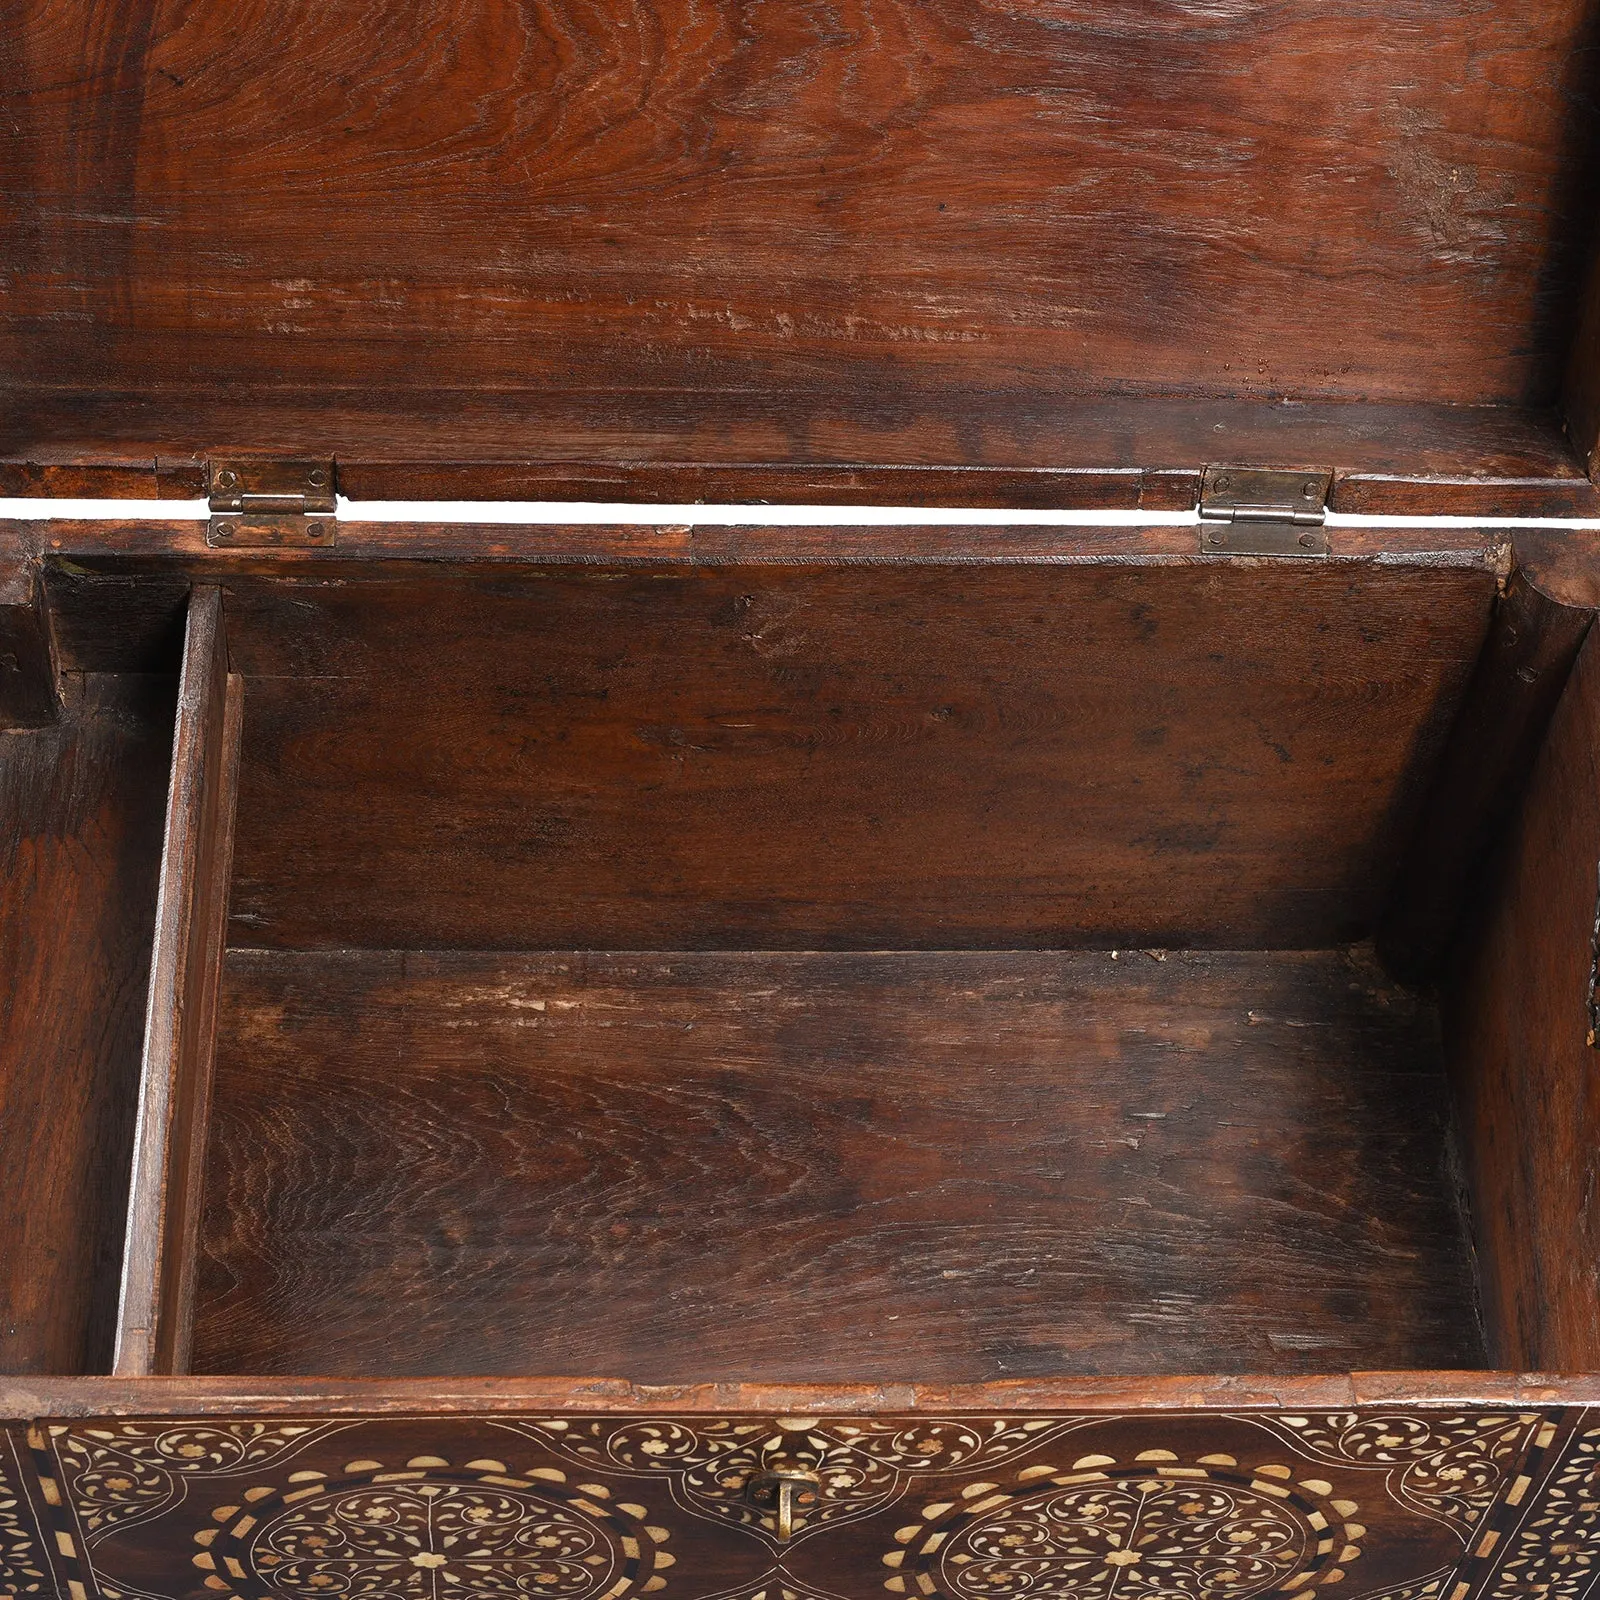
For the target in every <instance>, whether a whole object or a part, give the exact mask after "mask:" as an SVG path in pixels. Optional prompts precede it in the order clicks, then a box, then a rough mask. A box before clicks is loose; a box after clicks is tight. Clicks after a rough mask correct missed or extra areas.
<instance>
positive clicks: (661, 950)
mask: <svg viewBox="0 0 1600 1600" xmlns="http://www.w3.org/2000/svg"><path fill="white" fill-rule="evenodd" d="M41 526H43V525H41ZM49 526H50V527H51V529H52V530H53V531H55V532H57V533H66V534H68V540H67V543H69V544H70V543H73V542H74V541H75V542H76V546H77V548H76V549H75V550H74V552H73V553H72V554H70V555H57V556H55V557H53V558H50V559H47V560H46V561H45V564H44V569H43V570H44V572H45V577H44V579H43V592H44V602H43V603H44V604H45V605H46V608H47V610H48V612H49V614H50V615H51V617H52V625H53V629H54V638H55V641H56V649H57V652H58V657H59V659H60V661H61V663H62V664H63V666H64V667H66V668H67V669H68V670H66V671H65V673H64V675H63V677H62V680H61V682H62V691H61V693H62V707H61V711H60V715H59V720H58V721H57V722H56V723H55V724H54V725H53V726H51V727H47V728H41V729H38V730H36V731H32V732H27V731H17V732H13V733H10V734H8V735H7V736H6V739H5V741H4V746H3V753H4V755H5V756H6V759H7V763H8V764H7V766H6V768H5V772H6V775H7V776H6V781H7V784H8V785H9V788H8V796H9V803H10V806H11V815H12V818H13V822H12V824H11V827H12V831H11V834H10V836H9V841H8V850H9V852H10V856H9V860H10V871H9V876H8V883H9V885H10V887H9V889H8V891H7V897H6V902H5V904H6V925H5V926H6V934H7V949H8V952H9V955H8V961H9V962H10V963H11V967H12V970H13V972H14V973H15V974H16V987H15V989H14V991H13V992H14V993H15V994H18V995H20V996H21V997H22V1000H23V1002H24V1003H23V1004H22V1005H20V1006H18V1014H19V1015H20V1016H21V1018H22V1020H23V1022H24V1027H23V1028H22V1029H21V1030H18V1031H14V1032H13V1033H12V1035H11V1036H10V1038H9V1039H8V1042H7V1045H6V1050H7V1060H8V1066H9V1071H10V1073H11V1078H10V1080H9V1081H10V1082H11V1083H13V1084H14V1085H16V1086H18V1088H19V1089H20V1088H21V1087H22V1086H24V1085H31V1091H32V1093H33V1094H34V1095H35V1097H36V1098H35V1102H34V1103H35V1105H36V1106H37V1107H38V1109H39V1113H40V1114H39V1116H38V1118H37V1121H36V1122H35V1124H34V1132H33V1134H32V1135H30V1136H29V1138H26V1139H23V1140H22V1141H21V1142H20V1143H19V1144H18V1145H17V1148H18V1149H19V1150H22V1151H24V1152H25V1154H24V1156H23V1159H24V1160H25V1161H26V1162H27V1163H30V1171H31V1173H32V1174H33V1177H32V1180H31V1181H30V1182H26V1183H24V1184H23V1185H21V1186H19V1188H18V1189H16V1190H14V1191H13V1192H12V1193H11V1195H10V1197H9V1198H8V1200H7V1205H8V1207H9V1210H10V1213H11V1216H12V1218H13V1225H14V1227H15V1228H16V1229H17V1230H18V1234H17V1236H18V1237H19V1238H20V1239H21V1240H22V1241H23V1250H22V1252H21V1253H20V1255H19V1256H17V1257H15V1258H13V1259H14V1260H15V1261H16V1263H17V1265H16V1271H15V1274H14V1285H13V1287H14V1290H15V1292H16V1293H17V1295H18V1299H19V1303H22V1302H23V1301H24V1300H25V1298H26V1297H28V1296H31V1297H32V1298H31V1303H29V1304H28V1306H27V1315H26V1317H25V1318H19V1319H18V1322H17V1324H16V1325H15V1326H14V1327H12V1328H11V1329H10V1330H9V1331H8V1341H9V1344H8V1353H7V1360H8V1362H9V1363H10V1364H11V1365H12V1366H13V1368H14V1370H18V1371H23V1372H26V1371H30V1370H31V1371H53V1372H95V1371H105V1370H107V1369H108V1368H109V1366H110V1365H111V1363H112V1360H113V1344H116V1346H117V1348H118V1351H119V1354H118V1356H117V1358H116V1359H117V1361H118V1362H119V1363H120V1364H122V1365H121V1370H124V1371H126V1370H128V1364H130V1363H131V1364H132V1365H133V1367H134V1370H138V1368H139V1367H142V1368H143V1369H144V1370H146V1371H153V1372H162V1371H168V1372H183V1371H192V1372H194V1373H196V1374H215V1375H228V1374H260V1375H284V1376H308V1375H323V1376H349V1377H357V1376H365V1377H411V1376H420V1377H431V1376H461V1375H504V1376H513V1375H521V1374H550V1375H566V1376H577V1375H589V1376H605V1377H619V1376H620V1377H625V1378H628V1379H632V1380H635V1381H638V1382H643V1383H653V1384H666V1385H674V1384H678V1385H681V1384H691V1383H698V1382H716V1381H730V1382H735V1381H743V1382H754V1383H763V1382H765V1383H808V1382H809V1383H828V1382H833V1383H866V1384H873V1383H880V1384H881V1383H892V1382H896V1381H910V1380H915V1381H919V1382H928V1383H952V1384H960V1383H981V1382H986V1381H998V1380H1005V1379H1023V1380H1029V1379H1041V1378H1057V1377H1069V1376H1094V1375H1124V1376H1126V1375H1143V1376H1149V1377H1152V1378H1154V1377H1160V1376H1166V1375H1180V1374H1206V1375H1227V1374H1247V1373H1248V1374H1269V1375H1271V1374H1276V1375H1283V1376H1289V1375H1295V1374H1308V1373H1319V1372H1320V1373H1326V1372H1330V1371H1344V1372H1349V1371H1367V1370H1386V1371H1399V1370H1406V1369H1411V1370H1432V1369H1441V1368H1456V1369H1461V1368H1481V1367H1485V1366H1502V1367H1509V1366H1534V1365H1536V1364H1543V1365H1548V1366H1552V1367H1556V1366H1562V1365H1567V1366H1579V1365H1582V1364H1584V1363H1585V1362H1587V1361H1589V1360H1590V1358H1591V1354H1592V1350H1593V1344H1592V1340H1593V1338H1594V1333H1595V1317H1594V1312H1593V1304H1592V1302H1591V1300H1590V1299H1589V1297H1588V1284H1589V1281H1590V1280H1589V1278H1588V1277H1587V1276H1586V1274H1587V1273H1588V1272H1589V1271H1590V1270H1591V1269H1590V1267H1589V1265H1588V1264H1587V1263H1586V1261H1585V1260H1584V1259H1583V1258H1582V1257H1581V1256H1574V1255H1573V1254H1572V1252H1571V1251H1570V1249H1569V1248H1568V1241H1570V1239H1571V1238H1572V1237H1573V1236H1574V1230H1576V1231H1577V1235H1578V1236H1579V1237H1584V1236H1585V1235H1584V1234H1583V1232H1582V1230H1584V1229H1586V1228H1587V1227H1588V1226H1589V1225H1590V1224H1589V1220H1588V1218H1589V1212H1588V1204H1589V1202H1588V1199H1587V1194H1588V1184H1589V1181H1590V1174H1591V1171H1592V1164H1593V1160H1594V1156H1593V1148H1592V1141H1589V1140H1588V1139H1587V1135H1586V1134H1585V1133H1584V1128H1585V1127H1586V1126H1589V1125H1590V1124H1587V1123H1586V1122H1585V1117H1586V1116H1587V1115H1588V1113H1587V1111H1586V1109H1585V1108H1586V1107H1587V1106H1589V1105H1590V1103H1591V1102H1590V1099H1589V1096H1590V1095H1591V1093H1592V1088H1591V1085H1592V1077H1591V1074H1592V1071H1593V1067H1592V1049H1591V1048H1590V1046H1589V1044H1588V1043H1587V1040H1588V1038H1589V1036H1590V1029H1591V1025H1592V996H1591V988H1590V986H1591V984H1592V981H1593V980H1592V974H1593V970H1594V969H1593V961H1594V957H1593V940H1592V929H1593V925H1594V914H1595V870H1596V869H1595V862H1596V860H1600V843H1597V841H1600V799H1597V798H1596V796H1597V795H1600V790H1597V789H1595V788H1593V787H1592V786H1591V785H1589V779H1588V777H1587V776H1586V775H1590V774H1592V773H1593V772H1594V763H1595V760H1596V743H1595V733H1594V726H1593V722H1594V716H1595V703H1594V698H1593V697H1594V693H1595V691H1594V689H1593V687H1592V683H1593V671H1594V669H1593V666H1592V665H1586V664H1585V663H1588V662H1589V661H1590V657H1589V656H1586V655H1583V654H1582V652H1581V642H1582V639H1583V637H1584V632H1585V628H1586V625H1587V621H1588V616H1589V612H1588V611H1587V610H1586V609H1584V608H1583V607H1581V606H1573V605H1569V604H1565V603H1558V602H1557V601H1555V600H1553V599H1551V598H1550V596H1549V595H1548V594H1547V593H1545V592H1543V591H1541V590H1540V589H1538V588H1537V587H1535V585H1534V583H1533V581H1532V578H1531V577H1530V570H1531V569H1528V568H1526V567H1525V566H1522V565H1517V564H1516V563H1517V559H1518V558H1517V556H1516V554H1515V552H1513V551H1512V550H1511V549H1510V548H1509V547H1508V546H1505V545H1502V544H1490V545H1483V544H1479V543H1474V542H1473V538H1474V536H1473V535H1471V534H1470V533H1469V532H1462V533H1461V534H1460V535H1459V537H1457V538H1456V540H1455V543H1454V544H1449V543H1447V542H1446V541H1445V540H1444V539H1443V537H1442V536H1435V535H1430V536H1428V540H1429V548H1426V549H1420V548H1410V549H1398V548H1396V549H1391V550H1389V551H1387V552H1386V553H1385V552H1375V551H1374V550H1373V549H1371V548H1365V549H1362V548H1358V544H1359V541H1361V540H1369V541H1370V540H1371V539H1373V538H1376V537H1377V536H1376V535H1369V534H1366V533H1359V532H1358V533H1350V534H1341V533H1336V534H1335V535H1334V539H1335V549H1334V553H1333V554H1332V555H1331V556H1329V557H1325V558H1317V559H1310V560H1294V559H1257V558H1243V557H1241V558H1232V557H1223V558H1203V557H1195V556H1189V555H1182V554H1178V553H1176V549H1175V548H1174V549H1172V550H1164V549H1163V548H1161V545H1162V541H1163V540H1167V542H1168V543H1169V544H1173V545H1174V546H1175V545H1176V541H1177V539H1178V538H1179V537H1180V535H1181V537H1182V538H1184V539H1187V540H1190V541H1192V540H1193V538H1194V534H1193V532H1192V531H1190V530H1179V531H1176V532H1174V533H1173V534H1172V535H1171V537H1170V538H1169V536H1168V534H1167V533H1166V532H1163V531H1161V530H1155V531H1154V532H1151V533H1147V534H1137V535H1136V534H1133V533H1127V534H1118V533H1115V532H1108V533H1107V534H1105V535H1104V536H1102V537H1103V539H1110V540H1116V539H1121V540H1122V541H1123V545H1122V547H1121V548H1120V549H1117V550H1115V551H1110V550H1107V549H1106V548H1105V547H1104V546H1103V544H1102V546H1101V547H1099V548H1094V547H1093V546H1094V540H1092V539H1088V538H1085V537H1083V536H1080V535H1079V534H1077V533H1076V532H1074V531H1071V530H1048V532H1047V535H1045V536H1043V537H1044V538H1045V545H1040V544H1037V543H1036V544H1035V545H1033V546H1031V547H1030V548H1029V549H1027V550H1023V549H1021V548H1019V549H1017V550H1016V551H1014V552H1013V557H1012V558H1011V559H999V558H998V557H997V555H996V552H995V550H994V549H993V548H991V549H990V550H989V551H988V554H987V557H986V558H984V559H977V558H975V557H973V556H971V555H970V553H969V554H967V555H962V554H961V553H960V550H961V548H964V547H963V546H962V545H961V541H963V540H965V541H967V542H968V543H969V544H970V542H971V541H972V540H973V539H974V538H975V537H976V538H979V539H980V540H981V539H982V538H987V537H994V538H1000V537H1002V535H1000V534H993V535H990V534H988V533H987V532H983V533H980V534H979V535H974V534H972V533H971V532H970V531H967V532H963V531H962V530H951V531H948V532H947V534H946V535H942V536H941V537H943V538H945V539H946V548H944V550H943V551H942V553H941V552H936V551H933V550H931V549H929V548H923V549H921V550H920V551H919V550H917V549H914V548H912V549H906V548H901V549H899V551H898V553H893V554H886V553H885V547H884V542H883V541H884V539H885V537H887V538H888V539H889V540H891V541H896V542H898V543H899V544H900V545H902V546H904V545H906V544H907V543H908V542H914V541H911V540H910V537H909V536H908V535H907V534H905V533H899V532H895V531H893V530H890V531H889V533H888V535H887V536H886V535H885V534H884V533H883V532H882V531H872V530H868V531H865V532H862V531H856V532H853V533H842V534H835V535H830V539H832V540H833V541H835V542H834V546H833V547H834V548H835V549H837V548H838V545H839V541H844V542H846V543H847V544H848V543H851V542H853V544H854V546H855V553H854V556H853V558H851V559H823V558H820V557H815V556H813V557H796V556H793V555H784V556H779V555H776V554H774V550H775V549H776V548H777V547H776V546H774V545H773V544H772V543H770V541H771V540H772V539H774V538H779V539H781V538H785V537H787V536H786V535H783V534H782V532H781V530H779V531H778V532H776V533H774V532H773V531H771V530H769V531H768V532H767V533H766V534H762V533H759V532H755V531H753V532H752V533H751V534H749V535H748V536H744V535H731V536H730V535H723V536H721V539H722V547H721V549H720V552H718V551H717V550H716V547H715V546H713V548H712V549H711V550H710V551H703V552H701V556H700V557H699V558H696V559H690V558H689V555H688V554H687V553H684V552H680V553H679V554H677V555H671V554H667V553H664V552H662V551H657V552H656V553H654V554H652V555H649V556H646V557H641V556H639V555H638V554H637V553H635V554H634V555H632V556H624V555H622V554H620V553H617V554H613V556H612V557H611V559H609V560H596V559H594V557H593V554H592V551H588V552H585V553H584V554H583V555H582V556H581V557H572V558H565V557H562V556H560V555H559V554H557V553H556V550H557V547H559V546H560V545H561V544H562V543H563V542H564V541H567V542H570V541H571V540H572V537H573V536H572V535H571V534H570V533H557V534H555V535H550V536H546V537H547V542H550V548H549V550H548V551H547V553H546V555H545V557H544V559H537V560H536V559H533V558H532V557H531V556H529V555H524V556H520V557H518V558H516V559H504V560H500V561H498V562H497V563H493V564H491V563H486V562H479V563H460V562H457V563H453V564H438V563H421V562H418V561H416V560H414V559H407V560H395V559H389V558H385V557H383V556H381V554H380V553H379V552H378V551H377V550H376V549H374V550H371V551H369V552H368V555H367V557H366V558H365V559H357V556H356V552H354V551H329V552H320V551H318V552H309V553H307V554H306V555H304V556H303V557H301V558H299V559H298V560H297V561H295V562H292V563H290V564H289V566H287V567H286V566H285V564H284V562H283V561H282V560H281V559H270V560H269V559H265V558H261V557H248V556H245V555H242V554H239V553H234V554H230V555H227V556H225V557H219V556H217V555H215V554H208V555H205V556H200V555H198V554H191V555H189V556H183V557H168V558H164V562H157V561H152V560H151V559H150V558H148V557H146V558H142V559H141V561H140V562H135V563H134V564H133V565H134V566H135V567H137V568H139V570H137V571H130V565H129V559H128V558H127V557H125V556H120V555H117V554H115V553H109V554H108V553H106V552H105V551H104V550H103V549H102V550H101V551H100V552H99V553H98V554H96V553H95V552H94V551H93V550H92V549H91V548H90V546H92V545H93V544H94V543H95V542H96V540H97V539H98V540H99V541H100V542H101V543H102V544H103V543H104V537H103V535H99V534H95V533H94V532H93V530H92V529H88V528H87V525H84V526H82V527H79V528H78V529H76V531H74V530H73V529H71V528H69V527H68V525H65V524H52V525H49ZM187 537H188V539H189V541H190V543H191V544H194V543H195V541H196V540H197V539H199V538H200V537H201V535H199V534H198V533H191V534H189V535H188V536H187ZM352 537H353V536H352ZM383 537H388V535H380V536H378V542H380V543H381V540H382V538H383ZM451 537H455V536H454V535H451ZM588 537H590V536H587V535H586V536H585V538H588ZM919 537H922V538H923V539H924V542H926V539H927V537H928V536H926V535H922V536H919ZM1027 537H1028V538H1029V539H1036V538H1037V537H1040V536H1039V535H1037V534H1035V533H1029V534H1027ZM1341 538H1343V539H1346V540H1349V541H1353V542H1352V543H1350V544H1348V545H1347V548H1346V549H1345V551H1344V552H1343V553H1341V551H1340V550H1339V548H1338V541H1339V540H1340V539H1341ZM741 540H743V544H742V545H741ZM763 540H767V541H769V542H767V543H763V542H762V541H763ZM1413 542H1415V541H1413ZM1046 546H1048V548H1046ZM619 548H620V547H619ZM1508 569H1509V570H1508ZM1549 587H1552V585H1551V584H1550V583H1549V582H1547V583H1546V588H1549ZM113 623H115V626H114V627H113V625H112V624H113ZM180 657H181V668H182V672H181V677H180V678H177V679H174V678H173V677H171V676H164V675H162V671H156V670H155V669H162V670H163V671H170V670H171V669H172V668H174V667H176V666H178V665H179V664H180ZM1575 660H1576V661H1577V663H1578V664H1577V666H1576V668H1574V665H1573V663H1574V661H1575ZM1552 714H1553V715H1554V721H1553V722H1552V721H1551V717H1552ZM174 726H175V727H176V733H174ZM169 760H170V767H169ZM169 771H170V779H169ZM69 1107H76V1108H78V1109H77V1111H76V1114H74V1115H71V1116H69V1115H68V1114H67V1111H68V1108H69ZM136 1108H137V1121H138V1124H139V1126H138V1130H137V1135H136V1133H135V1127H134V1124H135V1120H136ZM130 1173H131V1177H130ZM130 1191H131V1194H132V1201H131V1213H130V1200H129V1196H130ZM125 1225H126V1231H125ZM41 1263H44V1264H46V1265H45V1266H43V1267H42V1266H41ZM119 1294H120V1310H119V1304H118V1297H119Z"/></svg>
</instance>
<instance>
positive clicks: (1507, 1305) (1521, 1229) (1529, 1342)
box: [1445, 634, 1600, 1371]
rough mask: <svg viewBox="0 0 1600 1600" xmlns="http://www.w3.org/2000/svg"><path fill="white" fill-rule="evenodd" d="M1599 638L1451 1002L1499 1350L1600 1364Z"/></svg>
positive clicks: (1487, 1300) (1506, 1357)
mask: <svg viewBox="0 0 1600 1600" xmlns="http://www.w3.org/2000/svg"><path fill="white" fill-rule="evenodd" d="M1597 893H1600V640H1597V638H1596V636H1595V635H1593V634H1591V635H1590V637H1589V639H1588V641H1587V642H1586V643H1585V645H1584V647H1583V650H1582V652H1581V653H1580V655H1579V658H1578V665H1577V668H1576V670H1575V672H1574V673H1573V676H1572V678H1571V680H1570V681H1569V683H1568V685H1567V690H1566V693H1565V694H1564V695H1563V697H1562V700H1561V704H1560V706H1559V707H1558V708H1557V711H1556V715H1555V719H1554V721H1553V723H1552V724H1551V728H1550V733H1549V736H1548V738H1547V740H1546V742H1545V746H1544V750H1543V752H1542V754H1541V755H1540V757H1539V761H1538V764H1537V766H1536V767H1535V769H1534V772H1533V777H1532V780H1531V782H1530V785H1529V788H1528V792H1527V795H1526V797H1525V800H1524V804H1523V808H1522V812H1521V815H1520V817H1519V819H1518V820H1517V822H1516V824H1515V826H1514V827H1513V828H1512V829H1510V830H1509V832H1508V836H1507V838H1506V841H1505V848H1504V855H1503V860H1502V863H1501V873H1500V877H1499V881H1498V885H1497V892H1496V893H1495V895H1494V897H1493V898H1492V900H1491V903H1490V910H1489V912H1488V915H1487V918H1486V920H1485V923H1484V926H1483V928H1482V930H1481V933H1480V935H1479V938H1478V940H1477V943H1476V945H1475V946H1474V947H1473V948H1472V949H1471V951H1470V956H1469V959H1468V960H1467V961H1466V962H1465V963H1464V964H1463V966H1462V967H1461V969H1460V970H1459V972H1458V973H1457V974H1456V982H1455V985H1454V992H1453V994H1452V996H1451V998H1450V1003H1449V1004H1448V1005H1447V1006H1446V1008H1445V1017H1446V1021H1447V1026H1448V1030H1449V1040H1450V1052H1451V1060H1452V1070H1453V1073H1454V1076H1455V1079H1456V1084H1457V1090H1458V1093H1459V1096H1460V1101H1461V1112H1460V1120H1461V1125H1462V1138H1463V1145H1464V1151H1465V1155H1466V1161H1467V1171H1468V1175H1469V1178H1470V1181H1471V1186H1472V1195H1473V1221H1474V1231H1475V1234H1476V1238H1477V1246H1478V1253H1479V1260H1480V1262H1481V1264H1482V1267H1481V1270H1482V1278H1483V1306H1484V1316H1485V1321H1486V1324H1487V1327H1488V1333H1489V1340H1490V1346H1489V1348H1490V1351H1491V1354H1492V1356H1493V1359H1494V1360H1496V1361H1498V1362H1504V1363H1506V1364H1518V1363H1520V1364H1523V1365H1528V1366H1544V1367H1548V1368H1550V1369H1551V1370H1556V1369H1559V1368H1565V1369H1569V1370H1573V1371H1592V1370H1594V1369H1595V1368H1596V1367H1600V1050H1597V1049H1596V1048H1595V1046H1593V1045H1592V1044H1590V1043H1589V1042H1588V1035H1589V1031H1590V1029H1591V1027H1593V1025H1594V1024H1593V1022H1592V1021H1591V1018H1590V1014H1589V1004H1588V1001H1589V994H1590V985H1591V982H1592V979H1593V974H1594V972H1595V967H1596V962H1597V961H1600V956H1597V954H1596V945H1595V941H1596V939H1597V938H1600V933H1597V924H1596V917H1597V914H1600V899H1597Z"/></svg>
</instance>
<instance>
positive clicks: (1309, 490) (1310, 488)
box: [1300, 483, 1322, 500]
mask: <svg viewBox="0 0 1600 1600" xmlns="http://www.w3.org/2000/svg"><path fill="white" fill-rule="evenodd" d="M1321 487H1322V485H1321V484H1320V483H1308V484H1307V485H1306V486H1305V488H1303V489H1302V490H1301V491H1300V493H1301V494H1303V495H1304V496H1305V497H1306V499H1307V500H1315V499H1316V498H1317V491H1318V490H1319V489H1321Z"/></svg>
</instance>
